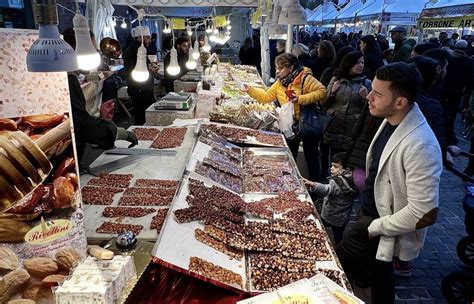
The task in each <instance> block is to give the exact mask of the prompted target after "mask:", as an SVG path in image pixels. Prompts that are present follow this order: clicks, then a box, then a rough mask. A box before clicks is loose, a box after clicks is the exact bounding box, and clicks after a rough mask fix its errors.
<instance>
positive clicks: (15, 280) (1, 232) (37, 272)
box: [0, 29, 87, 303]
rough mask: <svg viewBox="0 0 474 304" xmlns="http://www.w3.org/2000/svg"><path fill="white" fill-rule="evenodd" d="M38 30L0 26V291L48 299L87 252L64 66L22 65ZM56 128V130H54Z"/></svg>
mask: <svg viewBox="0 0 474 304" xmlns="http://www.w3.org/2000/svg"><path fill="white" fill-rule="evenodd" d="M37 37H38V31H36V30H18V29H0V41H1V42H0V45H1V46H2V47H1V48H0V82H1V85H0V163H1V165H0V210H1V211H0V272H1V273H0V275H1V276H2V280H1V281H0V285H1V284H5V286H4V287H5V288H3V289H1V288H0V299H1V300H2V301H5V302H7V301H9V300H12V299H17V298H26V299H32V300H35V301H37V303H41V302H44V303H48V302H52V292H51V286H54V285H57V283H58V282H59V281H61V280H62V279H63V278H64V277H65V276H67V275H69V272H70V270H71V269H72V268H73V266H74V265H75V264H77V263H78V262H79V261H80V260H82V259H83V258H84V257H85V253H86V246H87V242H86V237H85V232H84V216H83V210H82V202H81V195H80V190H79V189H80V187H79V184H78V166H77V161H76V153H75V147H74V144H73V143H74V140H73V128H72V118H71V114H70V113H71V111H70V99H69V89H68V83H67V74H66V73H65V72H64V73H31V72H28V71H27V68H26V55H27V52H28V49H29V47H30V46H31V45H32V44H33V42H34V41H35V40H36V39H37ZM58 130H60V131H61V132H62V133H61V134H62V136H61V137H57V138H55V137H54V136H53V134H56V133H57V131H58Z"/></svg>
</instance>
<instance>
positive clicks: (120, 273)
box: [55, 255, 136, 304]
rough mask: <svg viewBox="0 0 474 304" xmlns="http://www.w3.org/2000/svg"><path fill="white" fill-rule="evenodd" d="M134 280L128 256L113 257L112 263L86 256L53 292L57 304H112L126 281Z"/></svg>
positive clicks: (134, 275)
mask: <svg viewBox="0 0 474 304" xmlns="http://www.w3.org/2000/svg"><path fill="white" fill-rule="evenodd" d="M134 277H136V270H135V265H134V263H133V259H132V257H130V256H120V255H118V256H115V257H114V258H113V259H112V260H99V259H96V258H94V257H90V256H89V257H87V258H86V259H85V260H84V261H82V262H81V263H80V264H79V265H78V266H77V267H76V268H75V269H74V272H73V273H72V275H71V277H70V278H69V279H68V280H67V281H65V282H64V283H63V284H62V285H61V286H60V287H58V288H57V289H56V291H55V297H56V303H57V304H74V303H98V304H102V303H106V304H107V303H114V301H115V300H116V299H118V298H119V297H120V295H121V293H122V290H123V288H124V286H125V285H126V284H127V282H128V281H129V280H130V279H132V278H134Z"/></svg>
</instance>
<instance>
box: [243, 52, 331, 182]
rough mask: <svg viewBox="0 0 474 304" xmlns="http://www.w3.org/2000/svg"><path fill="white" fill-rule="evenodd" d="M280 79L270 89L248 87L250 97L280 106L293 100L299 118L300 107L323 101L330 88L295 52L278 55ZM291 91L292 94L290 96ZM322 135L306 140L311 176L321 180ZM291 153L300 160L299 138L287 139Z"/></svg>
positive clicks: (305, 152) (276, 61)
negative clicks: (302, 64)
mask: <svg viewBox="0 0 474 304" xmlns="http://www.w3.org/2000/svg"><path fill="white" fill-rule="evenodd" d="M275 65H276V76H277V78H278V79H277V81H275V83H273V85H272V86H271V87H270V88H269V89H268V90H267V91H265V90H263V89H259V88H252V87H249V86H245V90H246V91H247V93H248V94H249V95H250V97H252V98H254V99H256V100H257V101H259V102H262V103H270V102H272V101H274V100H278V102H279V103H280V105H283V104H285V103H288V102H291V103H293V105H294V107H295V121H297V120H298V119H299V117H300V110H301V109H300V106H301V105H309V104H312V103H317V102H320V103H323V102H324V101H325V100H326V88H325V87H324V86H323V85H322V84H321V83H320V82H319V81H318V80H316V78H314V77H313V76H312V73H311V70H310V69H308V68H305V67H302V66H301V64H300V63H299V61H298V58H296V57H295V56H294V55H292V54H288V53H284V54H281V55H279V56H277V57H276V58H275ZM287 92H288V94H289V95H292V97H291V98H290V97H288V95H287ZM290 92H291V93H290ZM319 141H320V138H311V139H303V151H304V156H305V159H306V163H307V164H308V171H309V178H310V180H312V181H318V180H319V176H320V167H321V166H320V157H319V152H318V145H319ZM287 143H288V146H289V147H290V150H291V154H292V155H293V157H294V158H295V159H296V157H297V155H298V148H299V145H300V140H299V139H287Z"/></svg>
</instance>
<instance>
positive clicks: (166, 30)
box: [163, 24, 171, 34]
mask: <svg viewBox="0 0 474 304" xmlns="http://www.w3.org/2000/svg"><path fill="white" fill-rule="evenodd" d="M163 33H165V34H169V33H171V29H170V27H169V25H168V24H165V28H164V29H163Z"/></svg>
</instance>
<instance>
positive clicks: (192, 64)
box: [186, 48, 197, 70]
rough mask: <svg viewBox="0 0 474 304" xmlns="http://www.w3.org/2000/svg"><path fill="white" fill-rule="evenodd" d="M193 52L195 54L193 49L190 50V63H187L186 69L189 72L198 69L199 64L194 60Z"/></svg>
mask: <svg viewBox="0 0 474 304" xmlns="http://www.w3.org/2000/svg"><path fill="white" fill-rule="evenodd" d="M192 52H193V48H190V49H189V57H188V61H186V68H188V70H194V69H195V68H196V67H197V62H196V60H195V59H194V57H193V56H192V55H191V54H192Z"/></svg>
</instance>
